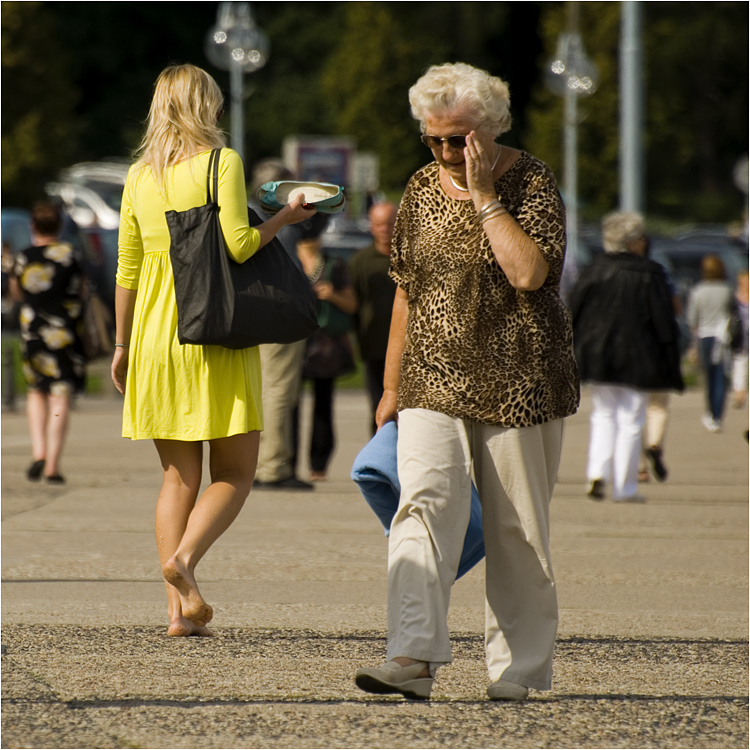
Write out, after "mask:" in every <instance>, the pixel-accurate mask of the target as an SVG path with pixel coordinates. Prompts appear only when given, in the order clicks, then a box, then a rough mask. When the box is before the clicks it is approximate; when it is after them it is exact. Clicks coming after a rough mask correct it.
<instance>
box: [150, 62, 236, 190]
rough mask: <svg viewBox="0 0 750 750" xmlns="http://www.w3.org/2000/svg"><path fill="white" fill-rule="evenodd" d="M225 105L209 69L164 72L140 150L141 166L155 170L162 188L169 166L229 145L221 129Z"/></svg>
mask: <svg viewBox="0 0 750 750" xmlns="http://www.w3.org/2000/svg"><path fill="white" fill-rule="evenodd" d="M223 104H224V97H223V96H222V93H221V89H220V88H219V86H218V84H217V83H216V81H214V79H213V78H212V77H211V76H210V75H209V74H208V73H206V71H205V70H202V69H201V68H198V67H196V66H195V65H171V66H170V67H168V68H166V69H165V70H163V71H162V72H161V74H160V75H159V77H158V78H157V79H156V84H155V85H154V98H153V99H152V101H151V109H150V110H149V113H148V125H147V127H146V134H145V135H144V136H143V140H142V141H141V145H140V146H139V147H138V150H137V151H136V157H137V158H138V162H137V163H138V164H139V165H144V166H149V167H151V171H152V173H153V176H154V179H155V180H156V184H157V185H159V187H160V188H162V187H163V186H164V181H165V171H166V170H167V169H168V168H169V167H172V166H174V165H175V164H177V162H179V161H182V160H183V159H185V158H186V157H188V156H192V155H193V154H195V153H197V152H199V151H202V150H206V149H213V148H224V147H225V146H226V145H227V144H226V137H225V135H224V133H223V131H222V130H221V129H220V128H219V126H218V120H219V116H220V113H221V110H222V106H223Z"/></svg>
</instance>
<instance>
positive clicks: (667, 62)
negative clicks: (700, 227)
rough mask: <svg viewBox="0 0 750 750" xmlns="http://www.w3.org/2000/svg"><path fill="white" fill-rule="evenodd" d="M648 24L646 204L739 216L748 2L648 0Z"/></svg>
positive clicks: (698, 214)
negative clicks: (737, 173)
mask: <svg viewBox="0 0 750 750" xmlns="http://www.w3.org/2000/svg"><path fill="white" fill-rule="evenodd" d="M675 5H678V6H680V9H681V12H679V11H677V9H675V8H674V7H673V6H675ZM646 25H647V29H648V32H647V34H646V42H645V44H646V64H647V70H648V99H647V116H648V134H649V138H648V159H647V163H648V174H647V179H648V190H649V196H648V197H649V208H650V209H651V210H652V211H654V212H657V213H660V214H664V215H667V216H678V217H682V216H688V217H690V218H691V219H692V220H693V221H730V220H733V219H738V218H739V216H740V213H741V211H742V209H743V208H744V206H745V199H744V198H743V196H742V194H741V193H740V192H739V190H738V189H737V188H736V187H735V185H734V184H733V181H732V170H733V168H734V166H735V163H736V161H737V160H738V159H739V158H740V157H741V156H742V155H743V154H747V151H748V35H747V30H748V4H747V3H737V2H699V3H665V2H658V3H649V4H647V5H646Z"/></svg>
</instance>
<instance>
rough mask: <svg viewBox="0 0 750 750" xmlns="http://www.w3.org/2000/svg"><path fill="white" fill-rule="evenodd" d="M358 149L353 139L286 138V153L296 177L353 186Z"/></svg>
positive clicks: (324, 137) (284, 153)
mask: <svg viewBox="0 0 750 750" xmlns="http://www.w3.org/2000/svg"><path fill="white" fill-rule="evenodd" d="M355 152H356V145H355V142H354V139H353V138H339V137H327V136H291V137H289V138H285V139H284V145H283V152H282V153H283V159H284V164H286V166H287V167H289V169H291V170H292V172H294V175H295V179H297V180H310V181H315V182H330V183H333V184H334V185H342V186H343V187H350V186H351V184H352V172H353V163H354V154H355Z"/></svg>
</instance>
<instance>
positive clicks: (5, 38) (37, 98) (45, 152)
mask: <svg viewBox="0 0 750 750" xmlns="http://www.w3.org/2000/svg"><path fill="white" fill-rule="evenodd" d="M0 7H1V10H2V16H1V18H2V96H3V99H2V109H3V116H2V189H3V202H4V204H5V205H11V206H12V205H18V206H23V205H29V204H30V203H31V202H33V201H34V200H35V199H38V198H41V197H43V195H44V193H43V186H44V183H45V182H46V181H48V180H50V179H51V178H53V177H54V175H55V173H56V172H57V170H58V169H59V168H60V167H63V166H65V165H67V164H68V163H69V160H70V158H71V156H72V155H73V154H74V153H75V150H76V146H77V140H78V135H79V132H80V131H79V127H78V123H77V121H76V119H75V117H74V115H73V110H74V107H75V105H76V101H77V99H78V93H77V91H76V89H75V87H74V86H73V84H72V82H71V79H70V73H69V69H70V55H69V53H68V51H67V50H66V49H65V47H64V45H63V44H62V43H61V41H60V38H59V36H58V35H57V33H56V28H55V22H54V17H53V14H52V13H50V10H49V8H47V7H43V4H42V3H37V2H27V3H20V2H4V3H2V6H0Z"/></svg>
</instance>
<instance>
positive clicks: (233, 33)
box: [205, 2, 271, 160]
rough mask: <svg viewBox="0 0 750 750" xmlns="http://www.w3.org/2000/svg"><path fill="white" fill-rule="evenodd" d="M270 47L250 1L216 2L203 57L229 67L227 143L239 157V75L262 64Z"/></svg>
mask: <svg viewBox="0 0 750 750" xmlns="http://www.w3.org/2000/svg"><path fill="white" fill-rule="evenodd" d="M270 49H271V44H270V42H269V41H268V37H267V36H266V34H265V33H264V32H263V31H262V30H261V29H260V28H259V27H258V26H257V25H256V23H255V21H254V19H253V16H252V13H251V12H250V3H242V2H240V3H236V2H222V3H219V11H218V13H217V16H216V24H215V25H214V26H212V27H211V28H210V29H209V30H208V33H207V34H206V41H205V51H206V57H207V58H208V59H209V60H210V61H211V63H212V64H213V65H215V66H216V67H217V68H221V69H222V70H228V71H229V89H230V100H231V111H230V114H231V144H232V148H233V149H234V150H235V151H236V152H237V153H238V154H239V155H240V158H242V159H243V160H244V157H245V148H244V142H245V117H244V111H243V104H244V100H245V95H244V91H243V76H244V74H245V73H252V72H253V71H256V70H258V69H259V68H262V67H263V66H264V65H265V64H266V62H267V61H268V56H269V54H270Z"/></svg>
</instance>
